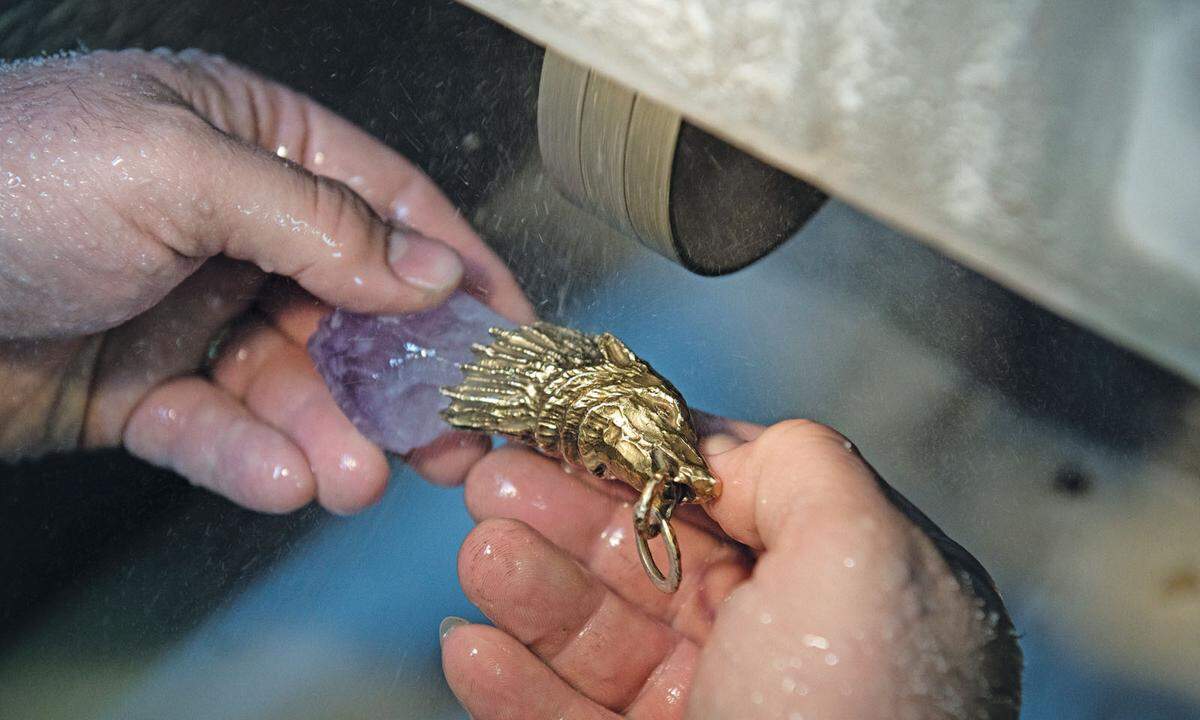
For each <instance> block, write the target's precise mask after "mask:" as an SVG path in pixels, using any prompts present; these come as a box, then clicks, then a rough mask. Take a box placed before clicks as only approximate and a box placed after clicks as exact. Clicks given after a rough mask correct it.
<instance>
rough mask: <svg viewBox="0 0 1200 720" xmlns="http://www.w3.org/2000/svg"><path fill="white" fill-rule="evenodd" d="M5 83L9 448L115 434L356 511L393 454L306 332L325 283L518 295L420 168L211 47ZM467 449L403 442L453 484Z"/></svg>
mask: <svg viewBox="0 0 1200 720" xmlns="http://www.w3.org/2000/svg"><path fill="white" fill-rule="evenodd" d="M0 97H3V99H4V102H3V103H2V104H0V151H2V155H0V159H2V162H0V298H2V299H3V302H2V303H0V385H3V388H4V390H3V393H0V451H2V455H3V456H4V457H9V458H11V457H17V456H28V455H36V454H39V453H41V452H46V451H50V450H66V449H72V448H75V447H78V446H83V447H102V446H108V445H116V444H122V443H123V444H124V445H125V446H126V447H128V448H129V449H130V450H131V451H132V452H133V453H135V454H137V455H139V456H141V457H143V458H146V459H148V460H150V461H151V462H154V463H157V464H160V465H164V466H167V467H171V468H174V469H175V470H177V471H178V472H180V473H181V474H183V475H185V476H186V477H188V478H189V479H190V480H192V481H193V482H195V483H198V484H201V485H204V486H207V487H210V488H213V489H215V490H217V491H218V492H221V493H223V494H225V495H227V496H228V497H230V498H232V499H233V500H235V501H237V502H239V503H242V504H244V505H247V506H249V507H252V508H257V509H262V510H269V511H284V510H288V509H292V508H295V507H298V506H300V505H303V504H305V503H307V502H308V501H309V500H311V499H312V498H313V497H314V496H315V497H316V498H317V499H319V501H320V502H321V503H322V504H323V505H325V506H326V507H328V508H330V509H331V510H335V511H338V512H350V511H353V510H356V509H358V508H361V507H363V506H364V505H365V504H367V503H369V502H371V501H372V500H373V499H374V498H376V497H377V496H378V495H379V493H380V492H381V491H382V489H383V486H384V483H385V481H386V477H387V465H386V462H385V459H384V456H383V453H382V452H381V451H380V450H379V449H378V448H376V447H374V446H373V445H372V444H371V443H369V442H368V441H366V440H365V439H364V438H363V437H362V436H361V435H359V434H358V433H357V432H356V431H355V430H354V428H353V427H352V426H350V424H349V423H348V421H346V419H345V418H344V417H343V416H342V415H341V413H340V412H339V411H338V409H337V408H336V406H335V405H334V404H333V401H332V399H331V398H330V397H329V394H328V392H327V391H326V389H325V387H324V385H323V384H322V383H321V381H320V379H319V378H318V376H317V374H316V372H315V371H314V369H313V367H312V364H311V363H310V361H309V359H308V356H307V354H306V352H305V350H304V343H305V341H306V339H307V337H308V335H309V334H310V333H311V332H312V330H313V328H314V327H315V324H316V322H317V320H318V319H319V317H320V316H321V315H322V314H323V313H325V312H327V311H328V305H327V304H329V305H339V306H343V307H346V308H350V309H353V310H358V311H363V312H404V311H412V310H418V309H421V308H425V307H429V306H432V305H435V304H437V303H438V302H440V301H441V300H442V299H444V298H445V297H446V296H447V295H448V294H449V293H450V292H451V291H452V290H453V289H454V288H455V287H457V286H458V285H459V284H460V283H462V284H464V285H465V286H466V287H467V288H468V290H470V291H471V292H474V293H475V294H477V295H478V296H480V297H482V298H484V299H486V300H487V301H488V302H489V303H490V304H491V305H492V306H493V307H495V308H496V309H497V310H499V311H500V312H502V313H504V314H507V315H509V316H510V317H513V318H514V319H518V320H525V319H528V318H529V317H530V312H531V311H530V308H529V305H528V303H527V301H526V300H525V299H524V297H523V296H522V294H521V292H520V290H519V289H518V287H517V285H516V284H515V282H514V281H513V279H512V277H511V275H510V274H509V273H508V271H507V269H506V268H505V267H504V265H503V263H502V262H501V261H500V260H499V259H498V258H497V257H496V256H495V255H494V254H493V253H492V252H491V251H490V250H489V249H488V248H487V247H486V246H485V245H484V244H483V243H482V242H481V241H480V239H479V238H478V237H477V236H476V235H475V234H474V233H473V232H472V230H471V229H470V227H469V226H468V225H467V223H466V222H465V221H463V220H462V218H461V217H460V216H459V215H458V214H457V212H456V211H455V209H454V208H453V207H452V206H451V205H450V203H449V202H448V201H447V200H446V199H445V198H444V197H443V196H442V195H441V194H440V193H439V192H438V191H437V189H436V188H435V186H434V185H433V184H432V183H431V182H430V180H429V179H428V178H426V177H425V176H424V175H423V174H422V173H421V172H420V171H419V170H417V169H416V168H415V167H413V166H412V165H411V164H410V163H408V162H407V161H405V160H404V159H403V158H401V157H400V156H398V155H397V154H396V153H394V152H392V151H391V150H390V149H389V148H387V147H386V146H385V145H383V144H382V143H380V142H379V141H377V140H375V139H374V138H372V137H371V136H369V135H368V134H366V133H365V132H363V131H361V130H359V129H357V128H356V127H354V126H353V125H351V124H350V123H348V122H347V121H345V120H343V119H341V118H339V117H337V116H336V115H334V114H333V113H331V112H330V111H328V110H326V109H325V108H322V107H321V106H319V105H317V104H316V103H314V102H313V101H312V100H310V99H308V98H306V97H304V96H302V95H300V94H298V93H295V92H292V91H290V90H288V89H286V88H284V87H281V86H279V85H277V84H274V83H271V82H269V81H267V80H265V79H263V78H261V77H259V76H257V75H254V74H253V73H251V72H249V71H247V70H245V69H243V68H240V67H238V66H236V65H233V64H231V63H228V62H226V61H224V60H222V59H220V58H216V57H213V56H209V55H205V54H203V53H199V52H195V51H188V52H184V53H179V54H172V53H165V52H154V53H144V52H140V51H125V52H120V53H107V52H99V53H94V54H91V55H83V56H78V57H70V58H59V59H53V60H47V61H44V62H42V61H39V62H35V63H26V64H18V65H16V66H13V67H9V68H6V69H5V70H4V71H3V72H0ZM407 226H410V227H411V228H416V229H418V230H419V231H420V232H416V231H412V230H406V229H405V227H407ZM430 238H437V239H436V240H434V239H430ZM281 278H286V280H283V279H281ZM218 340H219V341H220V342H219V343H218V342H217V341H218ZM218 346H219V351H217V352H213V351H214V348H217V347H218ZM210 355H211V356H210ZM485 449H486V447H485V445H484V444H482V443H481V441H479V440H463V439H461V438H458V437H455V438H451V439H450V440H448V441H446V442H443V443H441V444H440V445H439V447H437V448H431V449H429V450H428V451H426V452H424V453H422V454H419V455H418V456H417V457H416V458H414V461H415V462H416V463H417V464H418V465H419V467H420V469H422V470H423V471H424V472H425V473H426V474H427V475H428V476H431V477H433V478H435V479H438V480H443V481H447V482H451V481H454V480H456V479H461V476H462V474H463V473H464V472H465V470H466V468H467V467H469V466H470V464H471V463H472V462H473V461H474V460H475V459H477V458H478V457H479V456H480V455H481V454H482V453H483V452H484V451H485Z"/></svg>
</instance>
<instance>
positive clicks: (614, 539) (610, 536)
mask: <svg viewBox="0 0 1200 720" xmlns="http://www.w3.org/2000/svg"><path fill="white" fill-rule="evenodd" d="M600 539H601V540H605V541H607V542H608V546H609V547H611V548H615V547H620V546H621V542H622V541H623V540H625V529H624V528H620V527H615V528H612V529H610V530H605V531H604V532H602V533H600Z"/></svg>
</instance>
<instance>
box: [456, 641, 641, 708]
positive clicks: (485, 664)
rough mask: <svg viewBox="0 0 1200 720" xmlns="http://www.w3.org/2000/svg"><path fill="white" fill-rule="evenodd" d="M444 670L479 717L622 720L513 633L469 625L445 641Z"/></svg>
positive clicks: (460, 697)
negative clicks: (564, 677)
mask: <svg viewBox="0 0 1200 720" xmlns="http://www.w3.org/2000/svg"><path fill="white" fill-rule="evenodd" d="M442 672H443V673H445V675H446V682H447V683H448V684H449V685H450V689H451V690H452V691H453V692H454V695H455V697H457V698H458V701H459V702H460V703H462V705H463V707H464V708H465V709H466V711H467V712H468V713H469V714H470V716H471V717H472V718H473V719H474V720H527V719H528V718H571V719H572V720H617V719H618V717H619V716H617V715H615V714H613V713H612V712H609V711H608V710H605V709H604V708H602V707H600V706H599V705H597V704H595V703H594V702H592V701H590V700H588V699H587V698H585V697H584V696H583V695H581V694H580V693H579V692H578V691H577V690H575V689H573V688H572V687H570V686H569V685H567V684H566V683H565V682H563V680H562V678H560V677H558V676H557V675H555V674H554V672H553V671H552V670H550V669H549V668H548V667H546V665H545V664H544V663H542V661H541V660H538V659H537V658H536V657H534V655H533V654H532V653H530V652H529V650H527V649H526V648H525V646H523V645H521V643H520V642H518V641H517V640H516V639H514V638H513V637H511V636H509V635H507V634H505V633H503V632H501V631H499V630H497V629H495V628H491V627H487V626H485V625H463V626H461V627H457V628H455V629H453V630H451V631H450V632H449V633H447V634H446V635H445V637H444V638H443V639H442Z"/></svg>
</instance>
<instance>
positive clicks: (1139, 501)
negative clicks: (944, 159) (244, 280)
mask: <svg viewBox="0 0 1200 720" xmlns="http://www.w3.org/2000/svg"><path fill="white" fill-rule="evenodd" d="M159 45H165V46H170V47H174V48H184V47H200V48H203V49H206V50H210V51H214V52H220V53H223V54H225V55H227V56H228V57H230V58H231V59H233V60H236V61H239V62H242V63H245V64H247V65H249V66H250V67H253V68H255V69H257V70H259V71H261V72H263V73H265V74H267V75H270V76H272V77H274V78H277V79H279V80H281V81H283V82H286V83H288V84H291V85H293V86H295V87H297V88H299V89H301V90H303V91H306V92H308V93H310V94H312V95H313V96H315V97H316V98H318V99H320V100H321V101H323V102H325V103H327V104H328V105H330V106H331V107H333V108H334V109H335V110H337V111H338V112H340V113H342V114H343V115H346V116H347V117H349V118H351V119H352V120H354V121H355V122H357V123H359V124H361V125H363V126H364V127H366V128H367V129H368V130H370V131H371V132H373V133H374V134H376V135H377V136H379V137H381V138H383V139H384V140H385V141H386V142H388V143H389V144H391V145H392V146H393V147H395V148H397V149H398V150H399V151H401V152H402V153H404V154H405V155H407V156H408V157H410V158H412V159H413V160H414V161H415V162H417V164H419V165H420V166H421V167H422V168H424V169H425V170H426V172H428V173H429V174H430V175H431V176H432V177H433V178H434V179H435V180H436V181H437V182H438V183H439V185H441V187H443V188H444V189H445V191H446V192H447V194H448V195H449V196H450V197H451V198H452V199H453V200H454V201H455V202H456V203H457V204H458V205H459V206H461V207H462V208H463V209H464V212H466V213H467V215H468V217H470V218H471V220H472V221H473V222H474V223H475V225H476V226H477V227H478V228H479V229H480V231H481V233H482V234H483V235H484V236H485V237H486V238H487V239H488V241H489V242H491V243H492V244H493V246H494V247H496V248H497V249H498V251H500V252H501V254H502V255H503V256H504V257H505V258H506V259H507V260H508V261H509V263H510V265H511V266H512V267H513V268H514V270H515V272H516V273H517V275H518V276H519V279H520V280H521V282H522V284H523V285H524V286H525V288H526V289H527V291H528V292H529V294H530V296H531V297H532V298H533V299H534V300H535V302H536V303H537V305H538V308H539V311H540V312H541V314H542V315H543V316H544V317H547V318H549V319H554V320H558V321H561V322H565V323H569V324H571V325H575V326H578V327H580V328H582V329H586V330H592V331H599V330H609V331H612V332H614V333H616V334H617V335H619V336H621V337H622V338H623V339H625V340H626V342H627V343H628V344H630V345H631V346H632V347H633V348H635V350H637V351H638V352H639V354H641V355H642V356H643V357H645V358H647V359H648V360H649V361H651V362H652V363H654V365H655V366H656V368H658V369H660V370H661V371H662V372H663V373H664V374H665V375H666V376H668V377H670V378H671V380H672V381H673V382H674V383H675V384H676V385H677V386H678V387H679V388H680V390H681V391H682V392H683V393H684V395H685V396H686V397H687V398H688V400H689V402H691V403H692V404H693V405H695V406H697V407H700V408H703V409H705V410H709V411H712V412H717V413H721V414H726V415H730V416H735V417H742V418H747V419H751V420H756V421H759V422H771V421H774V420H777V419H781V418H785V417H793V416H803V417H810V418H814V419H817V420H820V421H823V422H827V423H830V424H832V425H834V426H835V427H837V428H839V429H840V430H842V431H843V432H845V433H846V434H847V435H848V436H850V437H851V438H853V439H854V440H855V442H856V443H857V444H858V446H859V447H860V448H861V450H862V452H863V453H864V455H866V456H867V457H868V458H869V459H870V460H871V461H872V463H873V464H874V465H875V466H876V467H877V468H878V469H879V471H880V472H881V473H882V474H883V475H884V476H885V477H886V478H887V479H888V480H889V482H891V483H892V484H893V485H895V486H896V487H897V488H898V489H899V490H900V491H902V492H903V493H904V494H906V495H907V496H908V497H909V498H911V499H912V500H913V501H914V502H915V503H916V504H917V505H919V506H920V507H921V508H922V509H924V510H925V511H926V512H927V513H928V514H929V515H930V516H931V517H932V518H933V519H934V520H935V521H936V522H938V523H939V524H940V525H941V526H942V527H943V528H944V529H945V530H946V531H947V532H948V533H949V534H950V535H951V536H953V537H954V538H955V539H957V540H958V541H959V542H960V543H962V544H963V545H964V546H965V547H967V548H968V549H969V550H970V551H972V552H973V553H974V554H975V555H976V556H977V557H978V558H979V559H980V560H981V561H982V562H983V563H984V565H985V566H986V567H987V568H988V569H989V570H990V571H991V572H992V574H993V575H994V576H995V578H996V580H997V581H998V584H999V585H1000V588H1001V590H1002V591H1003V592H1004V594H1005V597H1006V600H1007V602H1008V604H1009V608H1010V610H1012V611H1013V613H1014V616H1015V621H1016V624H1017V628H1018V630H1019V631H1020V632H1021V633H1022V645H1023V647H1024V650H1025V653H1026V661H1027V669H1026V673H1025V688H1026V701H1025V712H1024V717H1026V718H1032V719H1035V720H1041V719H1043V718H1066V719H1069V720H1073V719H1075V718H1078V719H1080V720H1082V719H1084V718H1105V719H1109V718H1111V719H1114V720H1116V719H1118V718H1120V719H1124V718H1164V719H1166V718H1172V719H1174V718H1193V717H1200V674H1198V673H1200V671H1197V667H1200V480H1198V472H1200V404H1198V402H1197V400H1198V398H1197V393H1196V389H1195V387H1194V386H1193V385H1191V384H1190V383H1188V382H1186V381H1184V380H1183V379H1181V378H1180V377H1179V376H1177V375H1175V374H1172V373H1171V372H1169V371H1166V370H1163V369H1161V368H1160V367H1159V366H1157V365H1155V364H1153V363H1151V362H1149V361H1147V360H1145V359H1143V358H1142V357H1140V356H1138V355H1135V354H1133V353H1131V352H1129V351H1127V350H1125V349H1122V348H1121V347H1119V346H1117V345H1115V344H1113V343H1111V342H1109V341H1107V340H1105V339H1103V338H1101V337H1100V336H1098V335H1096V334H1093V333H1092V332H1090V331H1088V330H1085V329H1083V328H1081V327H1080V326H1078V325H1075V324H1073V323H1071V322H1068V321H1066V320H1064V319H1062V318H1060V317H1058V316H1056V315H1054V314H1052V313H1050V312H1049V311H1046V310H1044V309H1041V308H1040V307H1038V306H1036V305H1034V304H1032V303H1030V302H1028V301H1026V300H1024V299H1022V298H1021V297H1019V296H1018V295H1016V294H1014V293H1012V292H1010V291H1009V290H1006V289H1005V288H1003V287H1001V286H1000V285H998V284H996V283H995V282H992V281H991V280H989V279H987V278H985V277H983V276H982V275H980V274H977V273H975V272H974V271H972V270H970V269H967V268H966V267H964V266H962V265H960V264H957V263H956V262H954V261H952V260H950V259H948V258H947V257H946V256H944V255H942V254H940V253H938V252H936V251H934V250H932V249H930V248H929V247H928V246H927V245H925V244H923V243H921V242H918V241H917V240H915V239H913V238H912V237H910V236H908V235H906V234H904V233H902V232H899V231H897V230H894V229H891V228H889V227H888V226H886V225H884V224H882V223H881V222H879V221H877V220H875V219H872V218H871V217H869V216H867V215H865V214H863V213H862V212H860V211H858V210H855V209H853V208H852V207H850V206H849V205H847V204H844V203H843V202H841V201H839V200H837V199H832V200H830V201H829V202H828V203H826V204H825V205H824V207H823V208H822V209H821V210H820V211H819V212H817V213H816V214H815V215H814V216H813V217H812V218H811V220H809V222H808V223H807V224H806V225H805V226H804V227H803V229H802V230H800V231H799V232H798V233H797V234H796V236H795V237H792V238H791V239H789V240H788V241H787V242H786V243H784V244H783V245H782V247H781V248H780V249H779V250H777V251H776V252H774V253H772V254H770V255H769V256H767V257H766V258H765V259H763V260H761V261H759V262H757V263H755V264H753V265H751V266H750V267H749V268H747V269H745V270H742V271H739V272H737V273H733V274H731V275H727V276H724V277H719V278H704V277H699V276H697V275H694V274H692V273H690V272H688V271H687V270H684V269H683V268H681V267H679V266H678V265H676V264H674V263H672V262H670V261H668V260H666V259H663V258H662V257H660V256H659V255H656V254H654V253H653V252H651V251H650V250H647V249H645V248H643V247H641V246H640V245H638V244H637V243H635V242H633V241H631V240H628V239H626V238H624V237H619V236H617V235H615V234H614V233H613V231H611V230H610V229H608V227H607V226H605V225H604V224H602V223H601V222H600V221H598V220H596V219H595V218H594V217H592V216H591V215H590V214H588V213H585V212H583V211H581V210H579V209H577V208H575V207H574V206H572V205H570V204H569V203H567V202H566V201H565V200H563V199H562V198H561V196H560V195H559V194H558V193H557V192H556V191H555V190H554V188H553V187H552V186H551V183H550V182H549V181H548V180H547V178H546V173H545V171H544V168H543V167H542V164H541V159H540V156H539V153H538V149H537V144H536V135H537V133H536V108H537V91H538V73H539V70H540V65H541V50H540V49H539V48H538V47H537V46H536V45H533V44H532V43H530V42H528V41H526V40H524V39H522V38H521V37H520V36H518V35H516V34H514V33H512V32H510V31H509V30H507V29H505V28H503V27H501V26H499V25H497V24H495V23H494V22H492V21H490V20H487V19H485V18H484V17H482V16H481V15H478V14H477V13H475V12H473V11H472V10H469V9H467V8H464V7H462V6H459V5H457V4H454V3H452V2H436V1H428V2H371V1H369V0H344V1H343V2H339V3H328V2H315V1H314V2H288V1H283V0H280V1H277V2H261V3H245V2H234V1H233V0H196V1H194V2H184V3H177V2H165V1H158V0H126V1H123V2H122V1H118V0H91V1H88V2H85V1H84V0H66V1H65V2H30V1H24V2H15V3H14V2H10V3H8V4H7V5H5V6H3V9H2V10H0V56H2V57H5V58H17V57H24V56H28V55H31V54H36V53H38V52H42V51H55V50H59V49H64V48H66V49H71V48H75V49H79V48H102V47H130V46H138V47H146V48H150V47H155V46H159ZM470 527H471V522H470V520H469V518H468V517H467V516H466V513H465V511H464V510H463V507H462V499H461V493H460V492H459V491H457V490H440V489H436V488H433V487H430V486H428V485H426V484H424V483H423V482H422V481H421V480H420V479H418V478H416V477H415V476H414V475H413V474H412V473H410V472H409V471H407V470H406V469H405V468H404V466H403V464H402V463H399V462H397V463H396V464H395V466H394V471H393V476H392V481H391V485H390V488H389V490H388V492H387V494H386V496H385V497H384V498H383V500H382V502H381V503H380V504H379V505H378V506H376V507H373V508H371V509H370V510H368V511H366V512H364V513H362V514H361V515H358V516H355V517H351V518H337V517H333V516H330V515H328V514H325V513H323V512H322V511H320V510H317V509H312V508H309V509H305V510H303V511H301V512H298V513H295V514H292V515H288V516H283V517H269V516H263V515H257V514H254V513H250V512H246V511H243V510H240V509H238V508H236V507H234V506H232V505H231V504H229V503H228V502H226V501H224V500H223V499H220V498H217V497H215V496H213V495H211V494H208V493H206V492H204V491H199V490H196V489H194V488H191V487H190V486H188V485H187V484H186V483H185V482H184V481H182V480H181V479H179V478H178V477H175V476H173V475H171V474H169V473H165V472H162V471H159V470H156V469H153V468H149V467H147V466H145V465H143V464H140V463H138V462H136V461H133V460H131V459H130V458H128V457H127V456H125V455H124V454H123V453H120V452H105V453H93V454H87V455H83V456H66V457H55V458H49V459H47V460H44V461H41V462H37V463H28V464H22V465H17V466H5V467H2V468H0V572H2V573H3V575H2V577H3V581H2V582H0V717H4V718H147V719H149V718H197V719H201V718H333V717H336V718H458V717H463V715H462V712H461V710H460V709H459V708H458V707H457V705H456V703H455V702H454V699H453V697H452V696H451V695H450V693H449V691H448V690H447V689H446V687H445V683H444V681H443V679H442V676H441V671H440V660H439V654H438V637H437V626H438V623H439V622H440V620H441V619H442V618H443V617H444V616H446V615H450V614H457V615H463V616H466V617H469V618H476V619H477V618H479V615H478V613H477V612H476V611H474V610H473V609H472V608H471V607H470V605H469V604H468V603H467V601H466V600H465V598H464V597H463V596H462V593H461V591H460V589H459V587H458V584H457V580H456V578H455V574H454V573H455V562H454V558H455V554H456V552H457V547H458V543H459V542H460V541H461V539H462V538H463V536H465V534H466V533H467V532H468V530H469V529H470Z"/></svg>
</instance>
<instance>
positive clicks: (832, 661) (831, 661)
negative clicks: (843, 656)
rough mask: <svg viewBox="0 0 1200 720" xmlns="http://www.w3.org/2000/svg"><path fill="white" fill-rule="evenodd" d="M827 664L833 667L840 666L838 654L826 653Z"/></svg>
mask: <svg viewBox="0 0 1200 720" xmlns="http://www.w3.org/2000/svg"><path fill="white" fill-rule="evenodd" d="M825 664H826V665H831V666H832V665H837V664H838V656H837V654H836V653H825Z"/></svg>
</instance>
